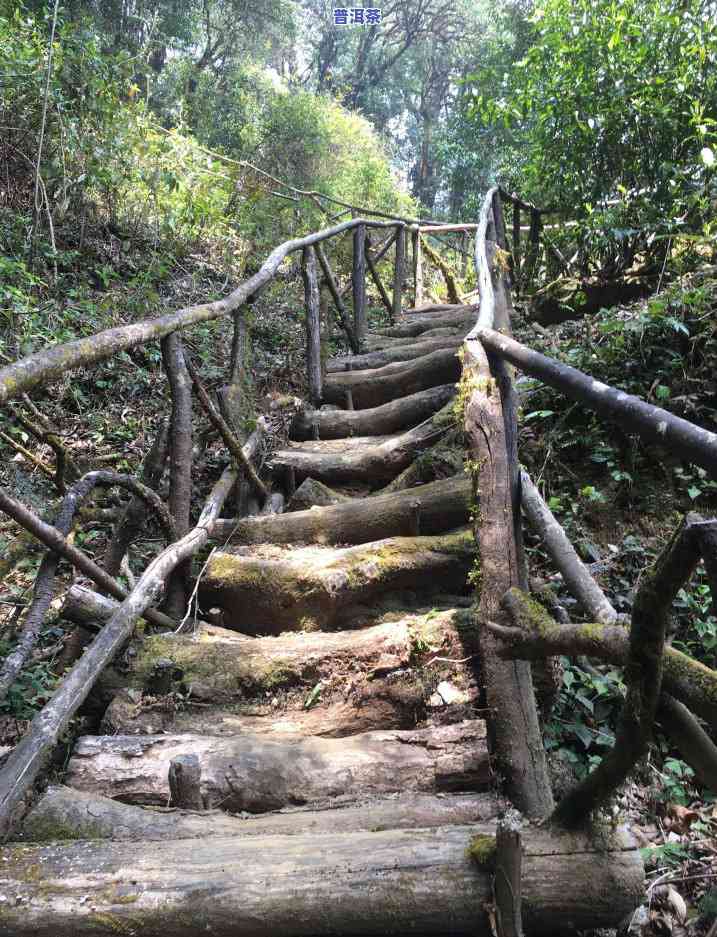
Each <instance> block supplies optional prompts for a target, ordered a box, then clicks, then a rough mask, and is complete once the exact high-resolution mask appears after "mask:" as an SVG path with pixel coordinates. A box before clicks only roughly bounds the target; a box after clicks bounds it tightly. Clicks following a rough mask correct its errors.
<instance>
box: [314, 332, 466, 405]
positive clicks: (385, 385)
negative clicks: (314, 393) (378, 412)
mask: <svg viewBox="0 0 717 937" xmlns="http://www.w3.org/2000/svg"><path fill="white" fill-rule="evenodd" d="M460 376H461V363H460V361H459V359H458V358H457V356H456V350H455V348H452V347H449V348H440V349H438V350H437V351H432V352H431V353H430V354H428V355H422V356H421V357H420V358H413V359H411V360H410V361H397V362H394V363H393V364H386V365H384V366H383V367H381V368H372V369H368V370H364V371H344V372H334V373H332V374H327V375H326V380H325V381H324V389H323V399H324V403H331V404H336V405H338V406H340V407H343V406H344V405H345V403H346V391H347V390H350V391H351V395H352V398H353V405H354V407H355V409H357V410H366V409H369V408H371V407H378V406H380V405H381V404H384V403H389V402H390V401H391V400H396V399H398V398H399V397H408V396H409V395H410V394H415V393H418V391H421V390H427V389H428V388H429V387H436V386H438V385H439V384H449V383H456V382H457V381H458V380H460Z"/></svg>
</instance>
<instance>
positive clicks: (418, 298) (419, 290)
mask: <svg viewBox="0 0 717 937" xmlns="http://www.w3.org/2000/svg"><path fill="white" fill-rule="evenodd" d="M411 237H412V240H413V284H414V291H413V305H414V306H420V305H421V303H422V302H423V260H422V258H421V235H420V233H419V231H418V228H415V229H414V230H413V231H412V232H411Z"/></svg>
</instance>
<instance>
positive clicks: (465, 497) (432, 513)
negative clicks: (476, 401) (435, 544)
mask: <svg viewBox="0 0 717 937" xmlns="http://www.w3.org/2000/svg"><path fill="white" fill-rule="evenodd" d="M471 502H472V489H471V482H470V480H469V479H468V477H467V476H458V477H454V478H448V479H442V480H440V481H435V482H430V483H429V484H427V485H419V486H418V487H416V488H410V489H408V490H405V491H397V492H395V493H392V494H385V495H381V494H378V495H375V496H373V497H369V498H355V499H351V500H349V501H345V502H343V503H342V504H336V505H329V506H328V507H313V508H310V509H309V510H307V511H294V512H292V513H290V514H275V515H270V516H267V517H251V518H243V519H240V520H219V521H217V522H216V523H215V524H214V526H213V527H212V537H213V538H214V539H215V540H219V541H220V542H221V543H226V542H227V541H228V540H229V539H230V538H231V542H232V543H275V544H281V543H321V544H331V545H333V544H339V543H346V544H348V543H370V542H371V541H372V540H382V539H384V538H386V537H391V536H396V535H401V534H403V535H410V534H413V533H415V532H416V530H418V531H420V533H421V534H424V535H429V534H438V533H443V532H444V531H446V530H452V529H455V528H456V527H460V526H462V525H463V524H467V523H468V516H469V512H470V506H471Z"/></svg>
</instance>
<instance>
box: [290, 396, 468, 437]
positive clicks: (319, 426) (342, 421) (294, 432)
mask: <svg viewBox="0 0 717 937" xmlns="http://www.w3.org/2000/svg"><path fill="white" fill-rule="evenodd" d="M455 394H456V385H455V384H439V385H438V386H437V387H429V388H427V389H426V390H421V391H418V392H417V393H415V394H409V395H408V396H407V397H399V398H398V399H397V400H391V401H389V403H384V404H381V405H380V406H378V407H370V408H369V409H367V410H308V411H303V412H300V413H297V415H296V417H295V419H294V421H293V422H292V424H291V438H292V439H297V440H308V439H313V438H314V432H315V431H316V432H318V435H319V439H344V440H345V439H346V438H347V437H351V436H372V437H374V438H373V439H372V442H373V443H375V442H376V438H375V437H377V436H383V435H390V434H392V433H398V432H401V430H405V429H410V428H411V427H413V426H416V425H417V424H418V423H420V422H421V421H422V420H425V419H427V418H428V417H430V416H432V415H433V414H434V413H436V411H438V410H440V409H441V408H442V407H444V406H445V405H446V404H447V403H448V402H449V400H452V399H453V397H455Z"/></svg>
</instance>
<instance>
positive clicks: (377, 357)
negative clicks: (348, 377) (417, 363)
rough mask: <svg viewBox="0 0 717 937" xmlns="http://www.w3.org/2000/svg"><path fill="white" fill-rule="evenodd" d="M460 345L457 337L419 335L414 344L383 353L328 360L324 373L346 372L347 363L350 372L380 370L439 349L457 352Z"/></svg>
mask: <svg viewBox="0 0 717 937" xmlns="http://www.w3.org/2000/svg"><path fill="white" fill-rule="evenodd" d="M462 344H463V337H462V336H458V335H448V336H446V337H445V338H424V337H423V336H421V335H419V336H418V339H417V340H416V341H415V342H409V343H408V344H400V345H396V346H393V347H391V348H388V349H386V350H385V351H369V352H367V353H366V354H365V355H353V356H352V357H351V358H347V357H342V358H329V359H328V361H327V363H326V371H327V373H328V374H333V373H334V372H336V371H346V370H347V367H346V366H347V364H348V362H349V361H351V370H353V371H361V370H364V369H366V368H381V367H383V365H384V364H393V363H394V362H396V361H410V360H411V359H412V358H420V357H421V356H422V355H427V354H430V352H432V351H438V350H439V349H441V348H453V349H454V350H455V351H458V349H459V348H460V347H461V345H462Z"/></svg>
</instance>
